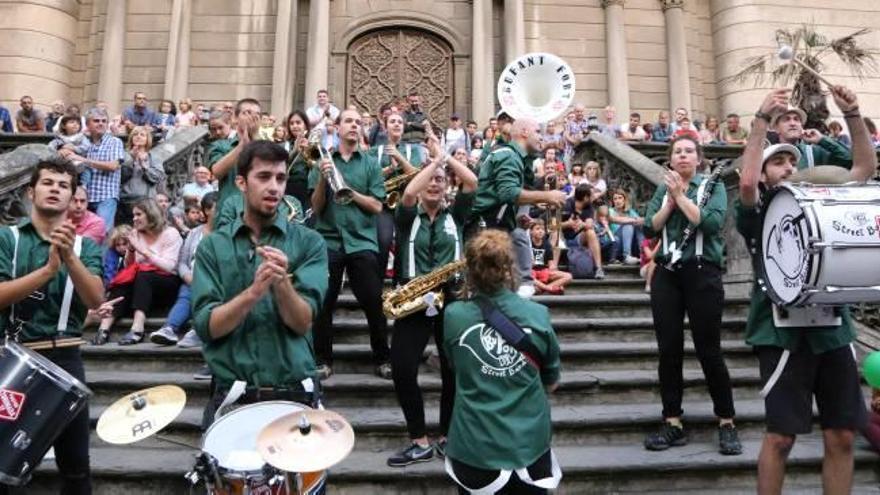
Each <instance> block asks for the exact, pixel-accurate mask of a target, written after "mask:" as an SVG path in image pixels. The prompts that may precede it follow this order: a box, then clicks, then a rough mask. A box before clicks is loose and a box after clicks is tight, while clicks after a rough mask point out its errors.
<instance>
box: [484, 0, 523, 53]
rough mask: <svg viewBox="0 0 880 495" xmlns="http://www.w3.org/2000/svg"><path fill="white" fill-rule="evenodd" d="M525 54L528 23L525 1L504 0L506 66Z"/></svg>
mask: <svg viewBox="0 0 880 495" xmlns="http://www.w3.org/2000/svg"><path fill="white" fill-rule="evenodd" d="M490 19H491V17H490ZM525 53H526V21H525V13H524V12H523V0H504V64H505V65H506V64H508V63H510V61H511V60H513V59H515V58H516V57H519V56H520V55H523V54H525Z"/></svg>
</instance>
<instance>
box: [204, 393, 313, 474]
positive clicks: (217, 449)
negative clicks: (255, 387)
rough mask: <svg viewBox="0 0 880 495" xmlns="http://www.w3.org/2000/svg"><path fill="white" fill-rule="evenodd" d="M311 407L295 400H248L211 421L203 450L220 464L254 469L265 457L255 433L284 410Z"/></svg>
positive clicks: (299, 409)
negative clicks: (258, 450)
mask: <svg viewBox="0 0 880 495" xmlns="http://www.w3.org/2000/svg"><path fill="white" fill-rule="evenodd" d="M303 409H310V407H308V406H306V405H303V404H299V403H297V402H286V401H269V402H259V403H256V404H250V405H247V406H244V407H241V408H239V409H236V410H234V411H232V412H231V413H228V414H226V415H224V416H222V417H221V418H220V419H218V420H217V421H215V422H214V424H213V425H211V427H210V428H208V431H207V432H205V439H204V442H203V443H202V450H203V451H205V452H207V453H208V454H211V455H212V456H213V457H214V458H215V459H217V463H218V464H219V466H220V467H222V468H225V469H229V470H233V471H257V470H260V469H262V467H263V465H265V464H266V461H264V460H263V458H262V457H260V454H259V452H257V436H258V435H259V434H260V431H262V430H263V428H264V427H265V426H266V425H267V424H269V423H271V422H272V421H275V420H276V419H278V418H280V417H282V416H285V415H287V414H290V413H293V412H296V411H302V410H303Z"/></svg>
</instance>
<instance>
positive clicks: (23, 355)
mask: <svg viewBox="0 0 880 495" xmlns="http://www.w3.org/2000/svg"><path fill="white" fill-rule="evenodd" d="M90 395H92V392H91V391H90V390H89V389H88V388H86V386H85V385H83V384H82V383H80V381H79V380H77V379H76V378H74V377H73V376H71V375H70V373H68V372H66V371H64V370H63V369H61V368H60V367H59V366H58V365H56V364H55V363H53V362H52V361H49V360H48V359H46V357H44V356H41V355H39V354H37V353H36V352H34V351H32V350H30V349H27V348H26V347H24V346H21V345H19V344H16V343H15V342H12V341H8V342H6V343H5V344H4V345H3V346H2V347H0V445H2V447H0V451H2V452H3V454H2V455H0V483H5V484H8V485H23V484H25V483H27V482H28V480H29V479H30V474H31V472H32V471H33V469H34V468H35V467H36V466H37V465H38V464H39V463H40V460H41V459H42V458H43V456H44V455H45V454H46V452H47V451H48V450H49V447H51V446H52V444H53V443H54V442H55V439H56V438H58V436H59V435H60V434H61V432H63V431H64V428H65V427H66V426H67V424H68V423H70V421H72V420H73V419H74V418H75V417H76V416H77V414H79V413H80V411H82V409H83V408H84V407H85V406H86V403H87V402H88V398H89V396H90Z"/></svg>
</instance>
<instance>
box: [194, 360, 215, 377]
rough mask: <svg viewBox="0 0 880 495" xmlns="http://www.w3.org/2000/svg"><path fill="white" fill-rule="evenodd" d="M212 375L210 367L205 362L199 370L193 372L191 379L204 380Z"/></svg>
mask: <svg viewBox="0 0 880 495" xmlns="http://www.w3.org/2000/svg"><path fill="white" fill-rule="evenodd" d="M212 376H213V375H212V374H211V368H209V367H208V365H207V364H203V365H202V367H201V368H199V371H196V372H195V373H193V380H197V381H205V380H210V379H211V377H212Z"/></svg>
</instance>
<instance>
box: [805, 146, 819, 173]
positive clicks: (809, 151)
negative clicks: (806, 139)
mask: <svg viewBox="0 0 880 495" xmlns="http://www.w3.org/2000/svg"><path fill="white" fill-rule="evenodd" d="M804 155H805V156H806V157H807V167H809V168H813V167H815V166H816V159H815V158H814V157H813V145H812V144H808V145H806V146H804Z"/></svg>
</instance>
